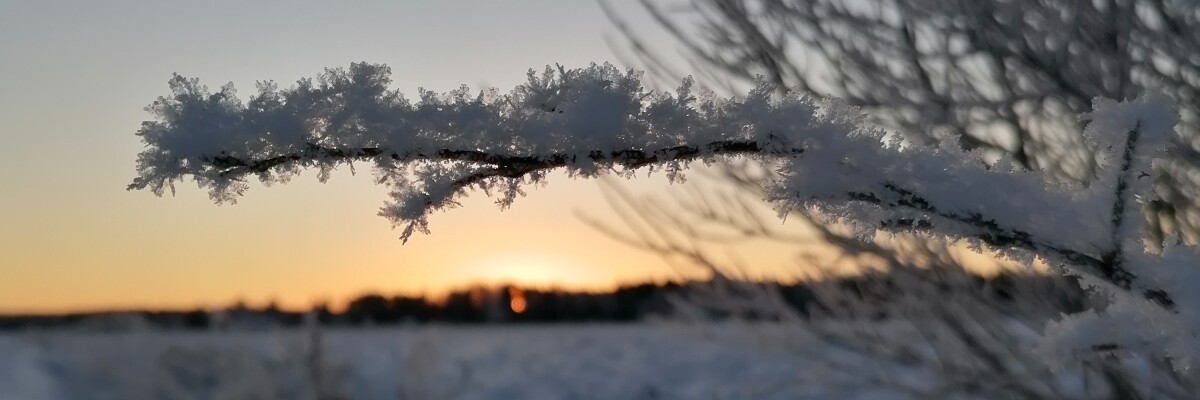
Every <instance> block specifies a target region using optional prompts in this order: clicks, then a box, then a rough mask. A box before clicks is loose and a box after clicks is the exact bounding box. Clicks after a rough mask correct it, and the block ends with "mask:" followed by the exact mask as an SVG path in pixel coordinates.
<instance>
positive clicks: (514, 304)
mask: <svg viewBox="0 0 1200 400" xmlns="http://www.w3.org/2000/svg"><path fill="white" fill-rule="evenodd" d="M508 298H509V300H508V307H509V308H511V309H512V312H513V313H516V314H520V313H523V312H525V305H526V304H525V292H524V291H523V290H521V288H518V287H516V286H512V287H509V288H508Z"/></svg>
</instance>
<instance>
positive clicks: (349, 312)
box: [0, 272, 1082, 330]
mask: <svg viewBox="0 0 1200 400" xmlns="http://www.w3.org/2000/svg"><path fill="white" fill-rule="evenodd" d="M959 273H963V274H966V272H959ZM1056 279H1059V278H1054V277H1049V276H1042V275H1029V274H1001V275H997V276H994V277H981V276H973V277H972V278H971V280H972V281H973V282H975V283H977V284H978V287H979V289H980V290H982V291H984V292H985V293H986V294H988V295H990V296H997V297H998V298H1000V299H1006V298H1009V297H1010V295H1011V293H1013V292H1015V291H1016V290H1015V289H1016V288H1018V287H1019V286H1039V287H1040V288H1042V289H1047V290H1051V291H1056V293H1055V294H1054V296H1055V297H1056V298H1057V299H1058V304H1057V305H1058V306H1059V307H1061V308H1062V311H1069V310H1076V309H1079V308H1080V304H1079V301H1080V300H1079V299H1080V298H1081V297H1082V296H1081V295H1080V294H1079V293H1078V292H1076V291H1071V290H1067V289H1065V288H1067V287H1069V286H1066V285H1061V284H1056V283H1055V282H1054V281H1055V280H1056ZM887 281H888V275H887V274H886V273H876V274H870V275H864V276H859V277H853V278H845V279H840V280H831V281H823V282H805V283H795V284H781V283H760V284H758V285H761V286H763V287H767V288H769V289H771V290H778V291H779V293H780V294H781V297H782V298H783V299H784V300H785V301H786V302H787V303H788V304H789V305H791V306H792V307H795V308H796V309H797V310H800V311H801V312H802V313H803V314H804V315H813V314H814V312H816V313H817V314H819V311H820V310H821V309H823V306H822V305H820V304H817V303H816V302H815V301H814V296H813V290H814V289H816V288H817V286H819V285H835V286H838V287H840V289H841V290H848V291H852V292H853V291H855V290H856V288H858V287H861V286H864V285H865V284H867V283H868V282H870V283H872V285H870V286H872V287H878V286H879V285H878V283H880V282H887ZM712 284H713V282H712V281H693V282H687V283H682V284H681V283H674V282H669V283H662V284H656V283H642V284H635V285H626V286H622V287H619V288H618V289H616V290H613V291H611V292H602V293H584V292H570V291H565V290H557V289H532V288H523V287H519V286H514V285H501V286H491V287H484V286H473V287H470V288H465V289H460V290H456V291H453V292H451V293H450V294H448V295H447V296H445V297H444V298H440V299H436V300H434V299H428V298H423V297H416V296H404V295H391V296H388V295H383V294H379V293H369V294H363V295H360V296H357V297H355V298H353V299H352V300H350V302H349V303H348V305H347V306H346V308H345V310H342V311H340V312H334V311H332V310H330V309H329V307H327V306H323V305H318V306H316V307H314V308H313V309H312V310H311V311H289V310H282V309H280V308H279V307H277V306H275V305H274V304H271V305H267V306H265V307H262V308H253V307H249V306H246V305H244V304H242V303H239V304H237V305H234V306H232V307H229V308H226V309H222V310H218V311H213V310H204V309H197V310H188V311H150V310H136V311H111V312H87V313H71V314H62V315H0V330H15V329H29V328H35V329H37V328H42V329H46V328H82V329H95V330H121V329H128V328H130V327H152V328H158V329H179V330H211V329H234V330H236V329H252V330H253V329H269V328H275V327H298V326H301V325H303V324H304V321H305V319H306V315H307V314H310V313H311V314H313V315H314V316H315V317H316V320H317V321H319V322H320V324H321V325H325V326H347V327H362V326H388V325H401V324H426V323H451V324H486V323H495V324H499V323H563V322H568V323H569V322H635V321H641V320H645V319H647V318H652V317H655V316H666V315H669V314H670V313H671V312H672V299H678V298H683V297H686V296H688V294H689V293H690V292H691V291H693V290H695V289H698V288H700V287H702V286H705V285H712ZM885 287H886V286H885ZM895 294H896V295H902V294H901V293H895ZM870 296H872V297H873V298H871V299H869V300H871V301H887V297H888V295H887V294H886V293H879V292H874V293H872V294H870ZM711 314H712V315H710V316H712V317H718V318H719V317H721V316H722V315H720V314H719V313H718V312H716V311H713V312H712V313H711ZM740 317H747V316H740ZM749 317H750V318H753V317H754V316H749ZM880 317H881V318H883V317H886V316H880Z"/></svg>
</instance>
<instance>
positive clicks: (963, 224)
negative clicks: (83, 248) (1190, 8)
mask: <svg viewBox="0 0 1200 400" xmlns="http://www.w3.org/2000/svg"><path fill="white" fill-rule="evenodd" d="M390 72H391V71H390V69H389V68H388V67H387V66H384V65H373V64H366V63H358V64H352V65H351V66H350V68H349V69H328V70H326V71H325V72H324V73H323V74H321V75H319V76H318V77H317V78H315V79H301V80H299V81H298V82H297V83H296V84H295V85H293V86H291V87H289V88H285V89H281V88H279V87H278V85H276V84H274V83H272V82H261V83H259V85H258V93H257V94H255V95H253V96H251V97H250V98H249V100H247V101H246V102H244V103H243V102H242V101H241V100H239V99H238V97H237V95H236V91H235V90H234V89H233V87H232V86H231V85H225V86H222V87H221V88H220V90H218V91H217V92H215V93H213V92H210V91H209V90H208V89H207V88H206V87H205V86H203V85H201V84H200V83H199V82H198V81H197V80H195V79H187V78H183V77H179V76H175V77H174V78H173V79H172V80H171V85H170V86H171V90H172V95H171V96H167V97H161V98H159V99H158V101H156V102H154V103H153V104H152V105H151V106H149V107H148V110H149V111H151V112H152V113H154V114H155V115H156V116H157V117H158V118H157V120H155V121H147V122H145V123H143V126H142V128H141V130H140V131H139V132H138V135H139V136H141V137H142V139H143V141H144V142H145V144H146V149H145V150H144V151H143V152H142V153H141V154H140V155H139V157H138V173H139V176H138V177H137V178H136V179H134V182H133V183H132V184H131V185H129V188H130V189H150V190H151V191H153V192H154V193H156V194H159V195H161V194H163V193H164V191H165V190H166V189H168V188H169V189H172V190H173V188H174V184H175V183H176V182H177V181H181V180H184V179H186V178H191V179H193V180H194V181H195V182H196V183H197V184H198V185H199V186H200V187H202V188H206V189H208V190H209V191H210V193H211V195H212V197H213V198H214V200H216V201H218V202H222V201H234V200H236V198H237V196H239V195H241V194H243V193H244V192H245V190H246V189H247V188H248V185H247V184H246V183H245V180H246V179H248V178H249V177H251V176H255V177H258V178H259V179H260V180H262V181H263V182H267V183H271V182H286V181H287V180H288V179H290V178H291V177H293V176H295V175H296V174H298V173H299V172H300V171H301V170H303V169H305V168H317V169H319V170H320V171H321V172H322V174H321V178H322V179H325V178H326V177H327V176H328V172H329V171H331V170H332V169H333V168H335V167H337V166H339V165H343V164H346V165H350V166H351V167H352V166H353V164H352V163H354V162H368V163H372V164H373V165H374V166H375V167H376V171H377V176H378V178H379V182H380V183H384V184H387V185H389V186H391V187H392V189H393V190H392V195H391V196H392V200H391V201H390V202H389V203H388V204H386V205H385V206H384V207H383V208H382V210H381V211H380V214H381V215H382V216H384V217H386V218H388V219H389V220H391V221H392V222H393V223H395V224H397V225H403V226H404V233H403V234H402V237H403V238H404V239H407V238H408V237H409V236H410V235H411V234H412V233H413V232H414V231H427V229H428V228H427V222H426V217H427V216H428V215H429V213H430V212H432V211H434V210H438V209H442V208H446V207H450V206H453V205H455V204H456V202H455V200H456V199H457V198H458V196H461V195H463V193H464V192H465V191H466V190H468V189H471V188H480V189H483V190H484V191H485V192H487V193H488V194H492V192H493V191H497V190H498V191H500V192H502V193H501V194H500V200H499V201H498V202H499V203H500V204H501V205H502V206H507V205H508V204H511V202H512V201H513V200H514V199H515V197H517V196H518V195H520V194H522V193H523V192H522V187H523V186H525V185H528V184H532V183H536V182H539V181H541V180H542V179H543V178H544V176H545V173H546V172H547V171H549V170H551V169H558V168H561V169H565V170H567V171H568V172H569V173H570V174H571V175H573V176H583V177H590V176H594V175H596V174H599V173H604V172H609V171H615V172H617V173H622V174H626V175H628V174H629V173H630V172H632V171H633V170H634V169H638V168H643V167H648V168H650V169H652V170H653V169H661V170H665V171H667V173H669V174H678V173H679V172H680V171H681V170H682V169H684V168H685V167H686V163H688V162H690V161H694V160H704V161H712V160H715V159H716V158H718V157H722V156H749V157H772V158H777V159H780V160H782V161H783V168H782V169H781V171H780V174H779V179H777V180H776V182H774V184H773V185H772V187H771V188H770V190H769V193H771V197H772V199H773V200H774V201H775V202H776V203H777V204H778V205H779V206H780V208H781V209H782V210H785V211H786V210H792V209H797V208H805V209H808V208H814V207H815V208H817V209H820V210H821V211H823V212H824V213H825V214H826V215H828V216H830V217H832V218H835V219H841V220H845V221H848V222H852V223H855V224H858V225H860V226H861V227H862V228H863V232H864V233H867V232H873V231H874V230H876V229H888V230H917V231H927V232H930V233H933V234H936V235H940V236H948V237H956V238H968V239H972V240H975V241H977V242H978V243H980V244H986V245H989V246H994V247H997V248H1000V249H1017V250H1021V251H1024V252H1026V253H1028V254H1045V253H1049V254H1050V255H1051V256H1054V257H1056V258H1058V259H1061V260H1062V261H1065V262H1069V263H1071V264H1079V265H1090V266H1092V267H1094V268H1096V269H1097V270H1099V269H1102V264H1104V263H1105V262H1106V261H1105V260H1104V257H1105V255H1106V254H1108V253H1110V252H1111V251H1112V249H1113V247H1112V242H1113V240H1112V232H1113V229H1112V226H1111V218H1110V217H1109V216H1108V214H1109V213H1110V212H1111V211H1112V207H1113V206H1112V204H1113V203H1114V202H1113V201H1112V200H1113V199H1112V196H1113V195H1114V194H1113V191H1112V189H1111V188H1112V187H1113V185H1115V182H1116V181H1115V180H1114V179H1116V178H1114V177H1113V176H1112V175H1113V174H1110V173H1107V171H1109V170H1111V169H1112V168H1120V167H1121V165H1120V162H1119V161H1120V160H1119V158H1120V154H1121V153H1120V152H1121V148H1122V147H1123V146H1124V143H1123V142H1122V140H1123V139H1113V137H1120V138H1124V136H1123V134H1116V133H1112V132H1108V131H1104V132H1099V133H1103V134H1107V135H1108V136H1104V135H1100V134H1099V133H1097V134H1094V135H1092V136H1093V137H1092V138H1091V139H1092V144H1093V145H1095V146H1097V147H1098V148H1101V149H1104V147H1103V146H1108V149H1107V150H1103V151H1101V152H1102V153H1103V154H1108V155H1110V157H1109V159H1111V160H1117V162H1112V161H1106V160H1108V159H1104V160H1101V162H1102V163H1104V167H1105V168H1109V169H1108V170H1102V171H1100V173H1099V174H1098V176H1097V178H1096V180H1095V181H1094V182H1093V183H1092V184H1091V185H1089V186H1087V187H1071V186H1067V185H1066V184H1052V183H1048V182H1046V180H1045V179H1044V177H1043V176H1041V175H1039V174H1037V173H1036V172H1028V171H1021V170H1019V169H1018V168H1012V167H1010V166H1009V163H1008V162H1007V161H1005V160H1002V161H1001V162H1000V163H999V164H995V165H987V164H985V163H984V162H982V161H980V159H979V157H976V155H974V154H971V153H967V152H964V151H962V150H961V146H958V145H957V144H954V143H943V144H941V145H937V146H932V147H927V146H917V145H912V144H908V143H904V142H901V141H900V140H899V139H897V138H898V137H899V135H895V134H889V133H888V132H885V131H883V130H881V129H877V128H873V127H870V126H867V125H866V124H865V123H864V122H863V118H862V117H861V115H860V113H859V111H858V110H857V109H855V108H853V107H850V106H847V105H845V104H844V103H842V102H839V101H836V100H831V101H824V102H821V101H817V100H816V99H813V98H810V97H806V96H802V95H798V94H788V95H780V94H779V92H778V91H775V90H774V87H772V86H771V85H770V84H768V83H765V82H760V84H759V85H757V86H756V87H755V88H754V89H752V90H751V91H750V92H749V93H747V94H746V95H745V96H740V97H731V98H721V97H718V96H716V95H714V94H713V93H711V92H709V91H706V90H702V89H695V88H693V82H692V80H690V79H688V80H685V81H684V82H683V84H682V85H681V86H680V87H679V88H678V89H677V90H676V91H675V92H674V93H658V92H653V91H648V90H647V89H645V88H643V86H642V84H641V74H640V73H638V72H634V71H632V70H627V71H621V70H619V69H617V68H615V67H613V66H611V65H608V64H605V65H595V64H593V65H591V66H589V67H587V68H581V69H565V68H562V67H558V68H550V67H547V68H546V69H545V70H544V71H543V72H542V73H540V74H539V73H535V72H534V71H533V70H531V71H530V72H529V74H528V80H527V82H526V83H525V84H522V85H519V86H517V87H516V88H514V89H513V90H511V91H510V92H508V93H500V92H499V91H496V90H486V91H481V92H478V93H477V94H473V93H472V92H470V91H469V89H467V88H466V87H462V88H460V89H458V90H455V91H452V92H449V93H443V94H435V93H432V92H429V91H425V90H421V91H420V96H419V99H417V100H415V101H413V100H409V99H407V98H405V97H404V96H402V95H401V94H400V93H399V92H398V91H396V90H394V89H390V88H389V85H390V84H391V76H390ZM1143 102H1145V101H1143ZM1112 107H1116V106H1115V105H1114V106H1112ZM1105 125H1106V126H1110V125H1113V124H1109V123H1106V124H1105ZM1136 126H1137V125H1136V121H1135V124H1134V125H1131V126H1130V127H1129V128H1130V129H1132V128H1133V127H1136ZM1128 130H1129V129H1126V130H1125V132H1127V131H1128ZM1113 135H1115V136H1113ZM1143 164H1144V163H1143ZM1125 167H1129V166H1128V165H1126V166H1125ZM1137 167H1138V168H1142V167H1143V165H1142V164H1137ZM1143 171H1148V168H1146V169H1143ZM1135 181H1136V179H1135ZM1135 183H1136V182H1135ZM1118 195H1119V194H1118ZM1014 254H1015V253H1014Z"/></svg>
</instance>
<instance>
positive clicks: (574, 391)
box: [0, 324, 821, 400]
mask: <svg viewBox="0 0 1200 400" xmlns="http://www.w3.org/2000/svg"><path fill="white" fill-rule="evenodd" d="M713 333H714V332H713V331H711V330H708V329H700V330H697V329H694V328H684V327H679V326H672V325H652V324H642V325H624V326H621V325H575V326H489V327H455V326H440V327H413V328H387V329H368V330H326V331H322V332H321V337H322V339H321V342H322V343H324V345H323V346H321V351H318V352H314V351H312V348H311V346H309V343H311V342H312V341H311V340H310V339H309V337H310V335H311V333H310V332H304V331H278V332H253V333H220V332H212V333H178V332H176V333H169V332H168V333H163V332H133V333H81V332H25V333H17V334H7V335H3V336H0V400H10V399H11V400H40V399H47V400H49V399H114V400H116V399H122V400H123V399H131V400H137V399H231V400H232V399H276V398H294V399H312V398H316V397H317V396H315V393H322V392H323V393H325V394H326V395H325V396H324V397H327V398H339V399H341V398H344V399H406V400H407V399H748V398H753V399H773V398H779V399H783V398H796V397H806V396H804V395H809V396H813V395H817V393H815V392H814V391H812V390H811V389H809V390H806V389H805V388H801V387H797V385H796V384H795V383H794V382H796V379H794V378H795V377H796V374H798V373H801V371H803V370H804V369H805V368H821V366H820V365H819V364H808V365H807V367H806V366H805V365H801V364H802V362H801V360H799V359H797V358H795V357H785V356H783V355H779V354H775V353H773V352H771V351H769V350H764V349H763V348H761V347H758V346H753V345H745V344H743V345H734V344H732V343H734V342H735V341H730V340H724V339H720V340H718V339H713ZM716 336H718V337H720V336H722V335H720V334H718V335H716ZM742 343H745V342H744V341H742ZM314 382H318V383H315V384H314ZM818 397H820V396H819V395H818Z"/></svg>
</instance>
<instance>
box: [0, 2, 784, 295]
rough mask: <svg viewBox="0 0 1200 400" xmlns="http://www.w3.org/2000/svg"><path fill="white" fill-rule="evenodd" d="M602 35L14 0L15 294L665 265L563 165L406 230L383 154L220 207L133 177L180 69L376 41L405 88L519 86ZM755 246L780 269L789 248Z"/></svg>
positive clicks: (290, 66) (549, 23)
mask: <svg viewBox="0 0 1200 400" xmlns="http://www.w3.org/2000/svg"><path fill="white" fill-rule="evenodd" d="M618 3H619V7H618V8H619V9H623V10H625V11H628V14H630V16H631V18H633V20H634V22H638V21H642V22H645V21H647V20H646V19H645V17H644V16H640V17H639V16H638V15H637V14H636V11H637V8H636V6H635V5H634V2H621V1H619V0H618ZM647 25H648V24H647ZM606 34H608V35H610V36H615V31H614V29H613V28H612V27H611V25H610V24H609V22H608V21H607V19H606V18H605V16H604V15H603V13H602V12H601V11H600V8H599V6H598V5H597V4H596V3H595V2H594V1H593V0H558V1H544V0H504V1H494V0H486V1H485V0H473V1H469V0H439V1H370V2H367V1H362V2H323V1H322V2H317V1H289V2H232V1H230V2H224V1H218V2H157V1H141V2H133V1H105V2H97V1H70V2H68V1H56V2H37V1H15V0H14V1H4V0H0V135H2V137H3V140H4V142H5V145H3V146H0V187H2V188H3V191H0V221H2V222H0V312H30V311H33V312H56V311H65V310H81V309H106V308H123V307H156V308H180V307H196V306H221V305H227V304H230V303H231V302H233V301H234V300H236V299H243V300H245V301H247V302H249V303H250V304H262V303H264V302H266V301H268V300H271V299H273V300H277V301H278V302H279V303H280V304H281V305H283V306H285V307H304V306H307V305H309V304H311V303H312V302H313V301H317V300H323V299H326V300H331V301H334V302H335V303H336V302H337V301H340V300H344V299H345V298H346V297H348V296H351V295H355V294H359V293H362V292H365V291H383V292H406V293H412V294H418V293H437V292H439V291H444V290H446V289H447V288H451V287H456V286H461V285H465V284H467V283H470V282H474V281H481V280H482V281H487V282H499V281H506V280H507V281H514V282H518V283H527V284H541V285H549V284H553V285H562V286H567V287H574V288H590V289H601V288H605V287H609V286H611V285H613V284H614V283H618V282H632V281H640V280H646V279H665V278H670V277H672V276H674V275H673V270H672V269H671V268H669V267H668V266H667V265H666V264H665V263H664V261H663V260H661V259H660V258H658V257H657V256H656V255H654V254H648V253H645V252H641V251H638V250H635V249H631V248H629V247H627V246H625V245H622V244H620V243H618V242H616V241H614V240H611V239H610V238H608V237H606V236H604V235H603V234H601V233H598V232H597V231H595V230H594V229H592V228H590V227H588V226H586V225H584V224H583V223H581V222H580V220H579V219H578V218H577V216H576V213H578V212H584V213H587V214H589V215H594V216H597V217H600V218H603V217H605V216H608V215H611V212H610V211H608V206H607V205H606V203H604V201H603V200H602V199H601V197H600V194H601V192H600V188H599V187H598V185H597V183H596V182H594V181H572V180H569V179H566V178H563V177H559V178H555V179H552V180H551V182H550V184H549V185H548V186H547V187H545V188H539V189H536V190H533V191H532V192H531V193H530V196H528V197H527V198H524V199H520V200H518V201H517V203H516V204H515V205H514V206H513V207H512V208H511V209H509V210H505V211H499V210H498V209H497V207H496V206H495V205H493V204H491V203H492V200H491V199H487V198H485V197H483V196H482V195H480V196H473V197H471V198H469V199H468V201H466V202H465V204H464V207H462V208H458V209H454V210H450V211H448V212H444V213H439V214H437V215H435V216H434V217H433V218H431V226H432V229H433V234H432V235H429V236H417V237H415V238H414V239H413V240H411V241H410V242H409V244H407V245H402V244H401V243H400V241H399V240H397V236H398V232H396V231H393V230H392V229H391V227H390V225H389V223H388V222H387V221H386V220H384V219H383V218H381V217H378V216H376V215H375V213H376V210H377V209H378V207H379V206H380V205H382V204H383V201H384V199H385V198H386V197H385V193H386V190H385V188H384V187H380V186H375V185H373V184H372V182H371V179H370V175H369V173H361V174H360V175H359V176H356V177H355V176H350V175H349V174H348V173H346V172H345V171H343V172H341V173H338V174H336V175H335V178H334V179H333V180H332V181H331V182H329V183H327V184H320V183H318V182H316V179H315V174H306V175H305V176H302V177H301V178H298V179H297V180H295V181H293V182H292V183H290V184H288V185H277V186H274V187H271V188H261V187H260V186H258V185H256V186H255V187H254V188H253V189H252V190H251V191H250V192H249V193H248V195H247V196H245V197H244V198H242V199H241V200H240V201H239V203H238V204H236V205H225V206H217V205H214V204H213V203H211V202H210V201H209V200H208V198H207V195H206V194H205V193H204V192H202V191H199V190H197V189H196V188H195V187H193V186H187V185H184V186H181V187H180V191H179V193H178V194H177V195H176V196H174V197H165V198H157V197H155V196H153V195H152V194H151V193H148V192H127V191H125V190H124V188H125V185H126V184H128V183H129V182H130V180H131V179H132V178H133V177H134V169H133V167H134V159H135V156H136V154H137V152H138V151H139V150H140V148H141V144H140V142H139V141H138V138H137V137H136V136H134V134H133V133H134V132H135V131H136V130H137V128H138V126H139V124H140V123H141V121H143V120H145V119H148V118H149V117H150V116H149V114H148V113H146V112H145V111H144V110H143V108H144V107H145V106H146V105H147V104H149V103H150V102H151V101H153V100H154V98H155V97H156V96H160V95H165V94H168V88H167V85H166V82H167V79H168V78H170V76H171V73H173V72H177V73H180V74H183V75H185V76H193V77H199V78H201V80H202V82H206V83H207V84H208V85H209V86H210V87H217V86H220V85H221V84H224V83H225V82H233V83H234V84H235V85H236V86H237V87H238V88H239V89H241V90H242V93H243V94H245V93H251V92H252V90H253V88H254V82H255V81H256V80H262V79H272V80H275V81H278V82H281V83H283V84H288V83H290V82H293V81H294V80H295V79H297V78H300V77H306V76H314V75H315V74H317V73H318V72H320V71H321V70H322V68H325V67H338V66H347V65H349V64H350V63H351V62H355V61H370V62H381V63H386V64H389V65H390V66H391V67H392V69H393V71H394V80H395V86H396V87H397V88H399V89H401V90H402V91H404V92H406V93H415V92H416V89H417V87H421V86H423V87H425V88H427V89H431V90H437V91H444V90H449V89H452V88H455V87H457V86H458V85H459V84H464V83H465V84H468V85H471V86H472V87H480V86H495V87H499V88H501V89H502V90H507V89H508V88H511V87H512V86H513V85H515V84H518V83H521V82H522V81H523V79H524V73H525V71H526V70H527V69H528V68H531V67H532V68H539V69H540V68H541V67H542V66H544V65H546V64H553V63H561V64H563V65H565V66H583V65H586V64H587V63H588V62H592V61H600V62H603V61H612V62H616V61H617V60H616V57H614V55H613V51H612V50H610V48H609V47H608V45H607V44H606V42H605V40H604V35H606ZM627 186H630V187H631V188H633V189H635V190H639V191H649V192H653V191H662V190H664V189H665V187H666V184H665V181H664V180H663V179H661V177H660V178H655V179H643V180H638V181H636V182H633V183H632V184H630V185H627ZM750 250H751V251H748V253H750V254H753V255H754V258H753V259H752V260H749V261H750V263H752V264H754V265H755V266H766V267H767V268H776V269H779V268H780V267H782V266H786V265H792V260H793V257H794V255H795V254H794V253H793V252H791V251H786V250H774V251H767V250H763V249H750Z"/></svg>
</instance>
